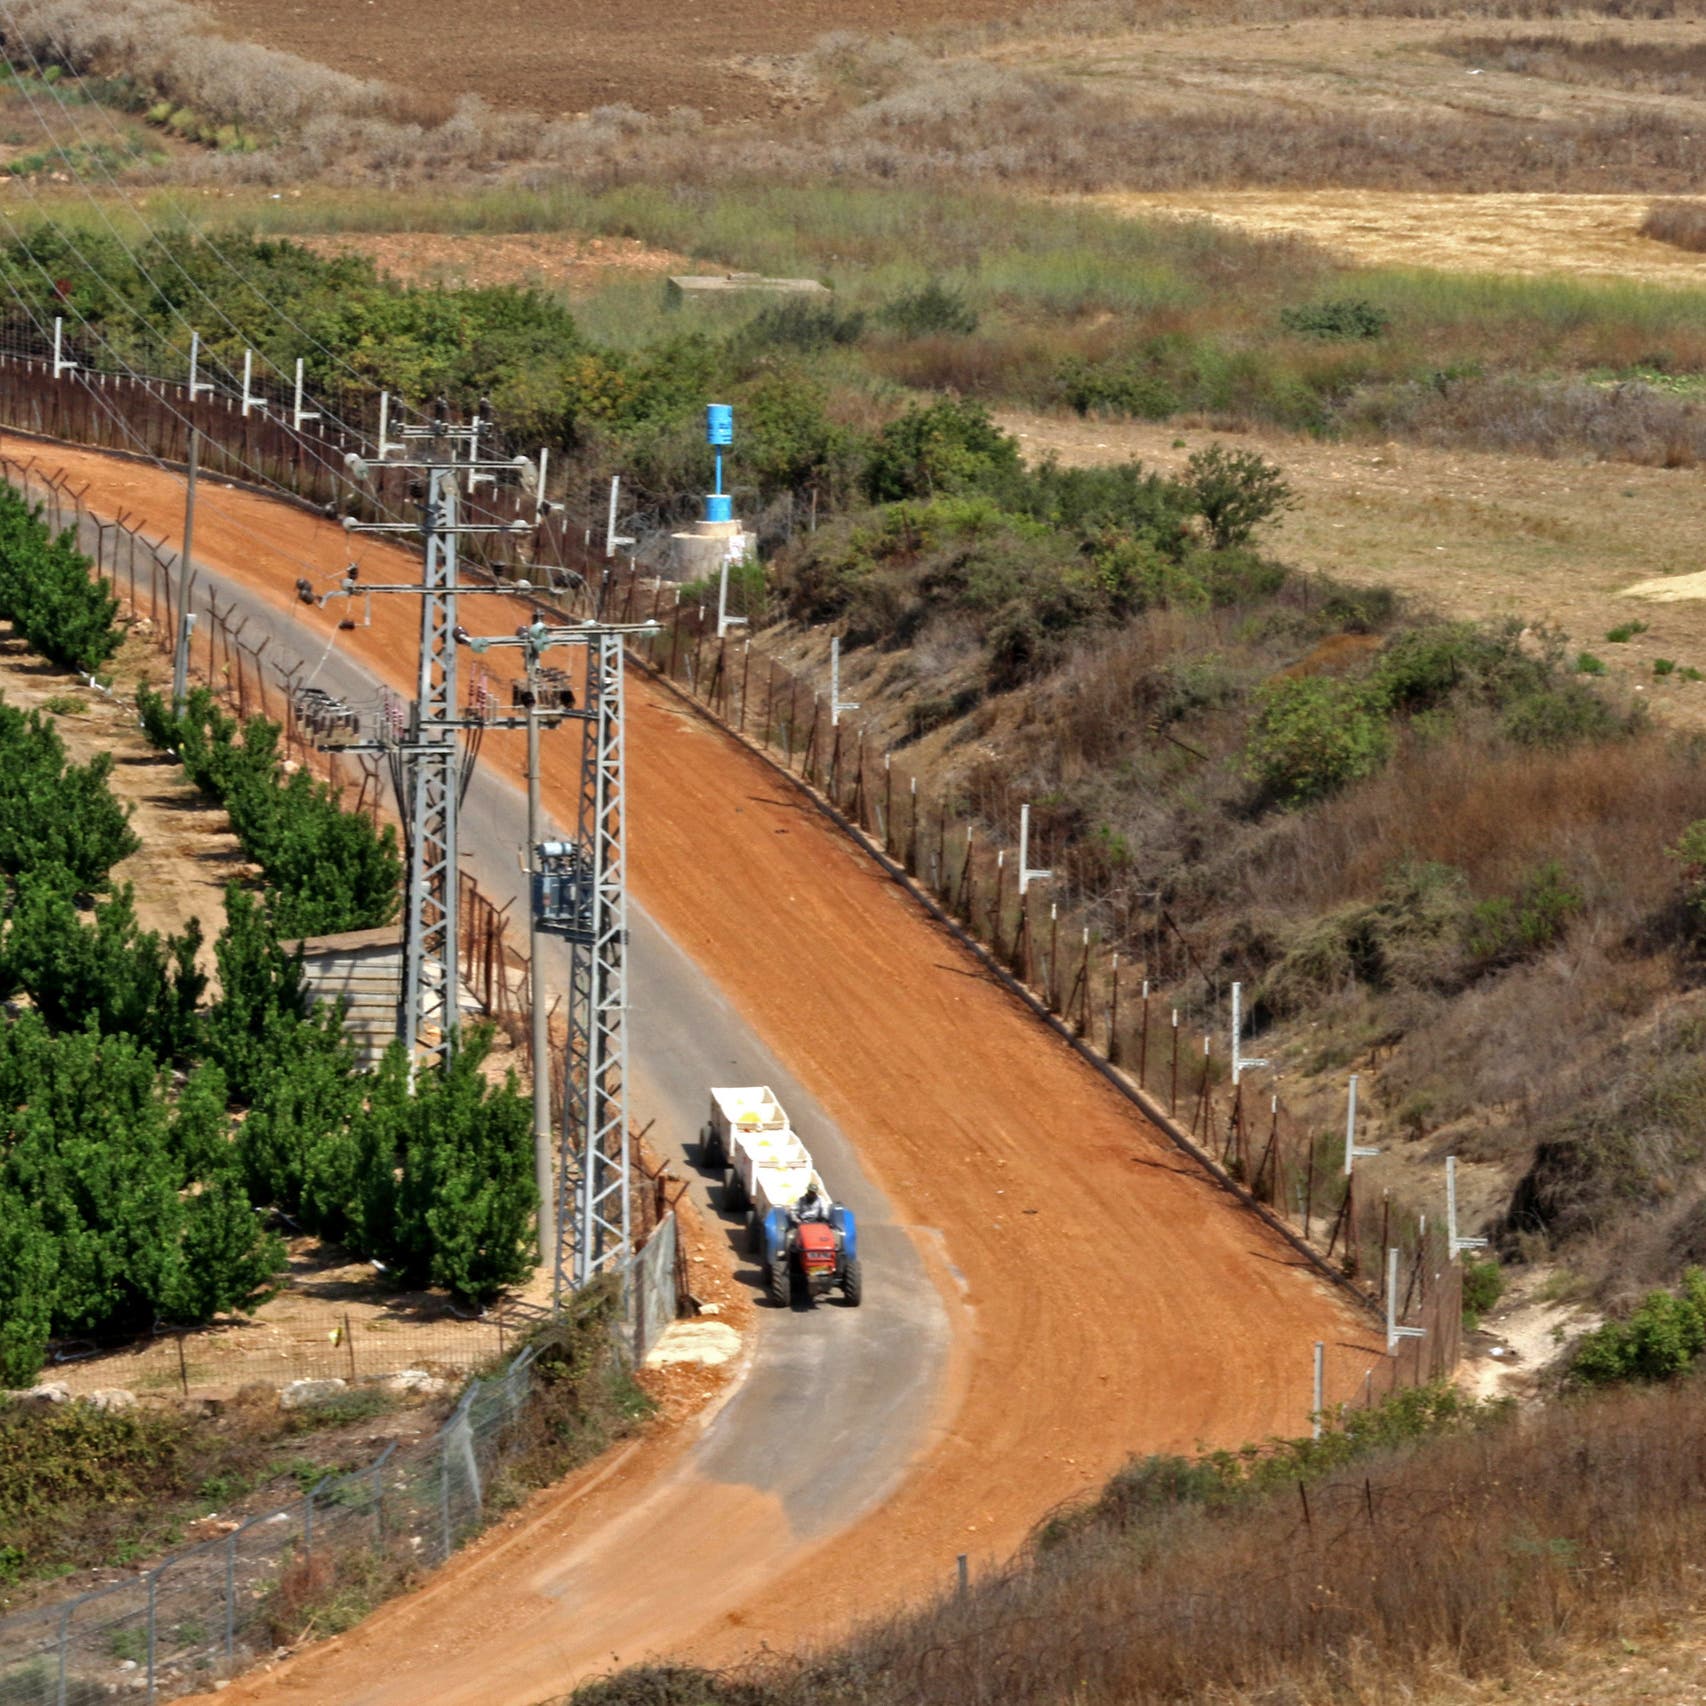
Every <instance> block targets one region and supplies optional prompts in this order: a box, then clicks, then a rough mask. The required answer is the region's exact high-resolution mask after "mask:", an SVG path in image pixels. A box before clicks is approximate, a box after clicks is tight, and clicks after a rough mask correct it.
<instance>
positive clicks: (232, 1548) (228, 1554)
mask: <svg viewBox="0 0 1706 1706" xmlns="http://www.w3.org/2000/svg"><path fill="white" fill-rule="evenodd" d="M236 1651H237V1531H236V1530H235V1529H233V1530H232V1531H231V1533H230V1534H228V1535H227V1536H226V1538H225V1662H226V1663H227V1664H230V1663H231V1662H232V1660H233V1658H234V1657H235V1655H236Z"/></svg>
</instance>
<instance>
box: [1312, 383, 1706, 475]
mask: <svg viewBox="0 0 1706 1706" xmlns="http://www.w3.org/2000/svg"><path fill="white" fill-rule="evenodd" d="M1339 424H1340V425H1341V426H1342V427H1343V428H1344V429H1345V430H1346V431H1351V432H1369V433H1374V434H1377V435H1379V436H1381V437H1388V438H1392V437H1404V438H1407V439H1410V440H1412V441H1414V442H1415V443H1418V444H1433V445H1442V446H1443V445H1449V446H1453V447H1457V448H1464V447H1469V448H1474V449H1478V450H1496V451H1507V452H1515V453H1521V454H1525V455H1533V456H1579V455H1582V454H1583V453H1584V452H1585V453H1586V454H1588V455H1591V456H1594V457H1597V458H1599V459H1600V460H1602V461H1612V462H1638V463H1644V464H1646V465H1647V466H1649V467H1654V468H1693V467H1696V466H1698V465H1699V464H1700V463H1701V462H1702V461H1703V460H1706V407H1702V406H1701V404H1700V403H1698V402H1696V401H1694V400H1693V399H1690V398H1684V397H1677V396H1673V395H1671V394H1670V393H1668V392H1664V391H1660V390H1657V389H1655V388H1654V387H1652V386H1650V385H1645V384H1642V383H1640V382H1639V381H1629V382H1626V383H1620V384H1614V385H1595V384H1590V383H1588V382H1586V381H1584V380H1559V381H1547V380H1533V379H1525V378H1520V377H1514V376H1513V377H1504V378H1497V379H1460V380H1451V381H1446V382H1442V383H1440V384H1421V383H1415V384H1408V385H1390V386H1384V387H1380V388H1371V389H1369V390H1367V391H1365V392H1363V393H1362V394H1361V395H1359V396H1357V397H1355V398H1353V399H1352V400H1351V401H1350V402H1348V403H1347V404H1346V405H1345V406H1344V408H1343V409H1342V410H1341V411H1340V416H1339Z"/></svg>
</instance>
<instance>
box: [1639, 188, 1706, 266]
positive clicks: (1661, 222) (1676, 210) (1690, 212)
mask: <svg viewBox="0 0 1706 1706" xmlns="http://www.w3.org/2000/svg"><path fill="white" fill-rule="evenodd" d="M1641 235H1642V236H1643V237H1651V238H1653V239H1654V240H1655V241H1657V242H1660V243H1669V244H1671V245H1672V247H1674V248H1678V249H1688V250H1691V251H1692V252H1694V253H1695V254H1706V202H1700V201H1659V202H1654V204H1653V205H1652V206H1651V207H1650V208H1648V210H1647V217H1646V218H1645V219H1643V220H1642V221H1641Z"/></svg>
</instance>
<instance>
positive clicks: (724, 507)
mask: <svg viewBox="0 0 1706 1706" xmlns="http://www.w3.org/2000/svg"><path fill="white" fill-rule="evenodd" d="M734 518H735V500H734V499H733V498H731V497H730V496H729V494H728V493H727V492H707V493H706V494H705V519H706V520H707V521H733V520H734Z"/></svg>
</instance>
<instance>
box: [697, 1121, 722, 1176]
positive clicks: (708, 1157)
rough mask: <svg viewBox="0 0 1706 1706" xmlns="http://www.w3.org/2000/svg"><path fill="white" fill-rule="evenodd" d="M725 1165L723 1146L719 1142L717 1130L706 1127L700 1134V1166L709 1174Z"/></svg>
mask: <svg viewBox="0 0 1706 1706" xmlns="http://www.w3.org/2000/svg"><path fill="white" fill-rule="evenodd" d="M722 1164H723V1146H722V1144H721V1143H720V1142H718V1140H717V1128H716V1127H715V1126H714V1125H707V1126H705V1127H704V1128H703V1129H702V1130H701V1131H700V1133H699V1165H700V1166H701V1167H703V1168H705V1169H706V1171H707V1172H709V1171H710V1170H711V1169H712V1168H713V1167H720V1166H722Z"/></svg>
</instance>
